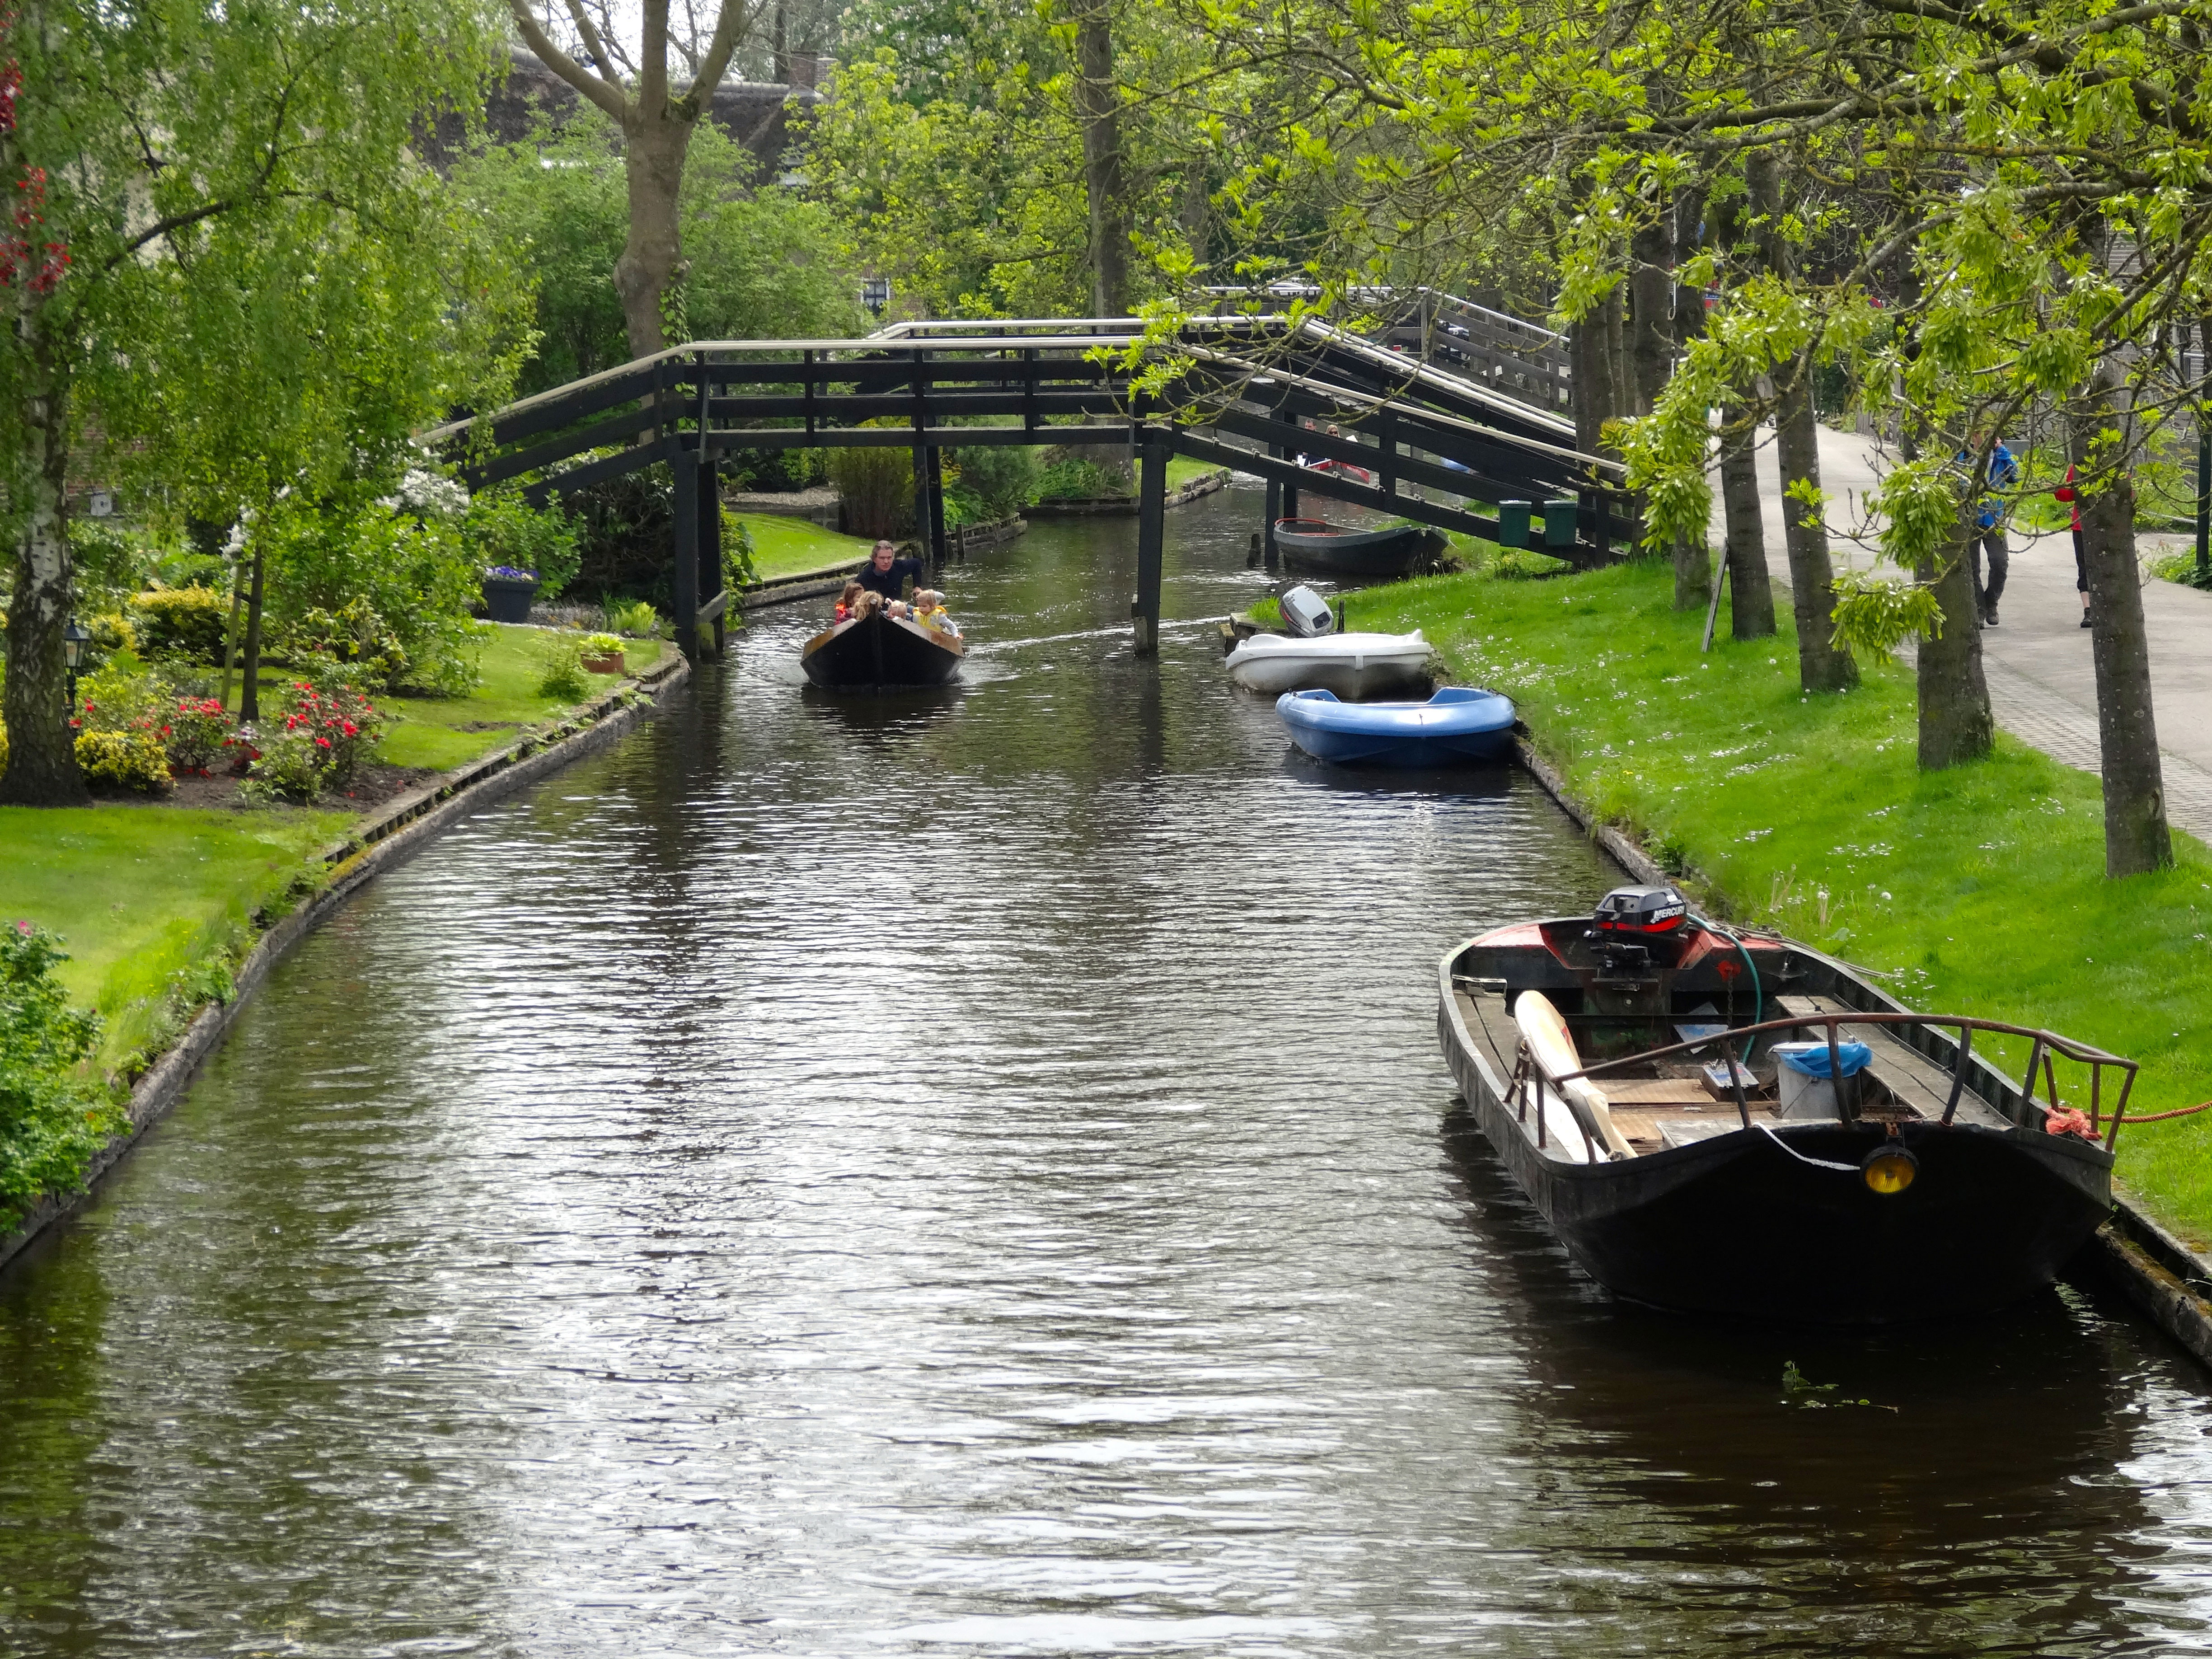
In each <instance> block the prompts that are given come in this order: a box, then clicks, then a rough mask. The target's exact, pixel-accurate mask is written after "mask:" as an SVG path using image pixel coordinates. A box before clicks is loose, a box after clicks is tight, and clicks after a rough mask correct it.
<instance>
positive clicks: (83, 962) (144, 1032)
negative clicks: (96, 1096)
mask: <svg viewBox="0 0 2212 1659" xmlns="http://www.w3.org/2000/svg"><path fill="white" fill-rule="evenodd" d="M350 822H351V817H350V815H349V814H347V813H343V812H312V811H289V810H288V811H258V812H231V811H200V810H194V809H191V808H185V807H174V806H153V805H149V806H139V805H128V804H121V803H118V804H114V805H99V806H88V807H69V808H62V809H58V810H44V809H39V808H34V807H23V806H10V807H0V921H32V922H36V923H38V924H39V925H40V926H41V927H50V928H52V929H53V931H54V932H56V933H59V934H61V935H62V936H63V938H64V939H66V940H67V941H68V946H69V951H70V961H69V962H68V963H66V964H65V965H64V968H63V969H62V977H63V980H64V982H65V983H66V984H67V985H68V987H69V991H70V999H71V1000H73V1001H76V1002H81V1003H89V1004H90V1005H92V1006H94V1007H95V1008H97V1009H99V1010H100V1013H101V1015H102V1016H103V1017H104V1018H105V1019H106V1026H107V1029H106V1036H105V1039H104V1041H103V1042H102V1044H101V1052H102V1057H103V1060H105V1061H106V1062H107V1063H109V1064H112V1063H113V1062H114V1061H115V1060H116V1059H117V1058H118V1057H119V1056H120V1055H122V1054H125V1053H127V1052H129V1051H130V1050H131V1049H133V1048H148V1047H151V1046H153V1045H155V1044H156V1043H158V1042H160V1041H161V1039H162V1038H163V1037H164V1036H165V1035H166V1032H167V1023H168V1022H169V1020H170V1019H171V1018H173V1015H174V1012H175V1009H174V1007H173V1006H172V1002H173V998H172V991H173V988H174V989H176V990H177V991H178V992H179V994H180V995H183V996H185V998H186V999H187V1000H190V1001H191V1002H197V1001H198V1000H201V997H200V995H196V994H191V987H177V986H176V985H175V981H176V977H177V975H180V974H181V975H191V973H192V972H193V970H194V969H196V968H197V967H198V965H199V964H201V963H206V962H209V961H210V960H211V959H212V960H219V961H228V960H231V959H234V957H235V955H236V953H237V951H238V950H239V948H240V946H241V945H243V944H244V943H245V941H246V939H247V938H248V937H249V936H250V934H251V933H252V915H253V913H254V912H255V911H256V910H258V909H260V908H263V907H264V906H265V905H268V904H270V903H272V902H276V901H278V900H280V899H282V898H283V896H284V895H285V894H286V893H287V892H288V891H289V890H290V889H291V888H292V886H293V884H294V883H295V881H297V880H301V879H312V878H314V877H316V876H318V875H319V874H320V873H321V866H320V864H319V862H318V861H317V860H316V859H315V856H314V855H315V854H316V853H317V852H319V850H320V849H321V848H324V847H325V846H327V845H329V844H330V843H331V842H333V841H336V840H337V838H338V837H339V836H342V835H343V833H344V832H345V828H346V825H347V824H348V823H350Z"/></svg>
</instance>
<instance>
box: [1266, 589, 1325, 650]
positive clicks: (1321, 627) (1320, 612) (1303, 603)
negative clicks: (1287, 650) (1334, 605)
mask: <svg viewBox="0 0 2212 1659" xmlns="http://www.w3.org/2000/svg"><path fill="white" fill-rule="evenodd" d="M1277 603H1279V605H1281V606H1282V608H1283V628H1284V630H1285V632H1286V633H1290V634H1293V635H1297V637H1298V638H1299V639H1302V640H1310V639H1317V638H1319V637H1320V636H1321V635H1323V634H1334V632H1336V617H1335V615H1334V613H1333V612H1332V611H1330V610H1329V608H1328V600H1326V599H1322V596H1321V595H1320V594H1318V593H1316V592H1314V591H1313V589H1311V588H1310V587H1308V586H1305V585H1304V583H1303V582H1302V583H1300V584H1299V585H1298V586H1296V587H1293V588H1291V590H1290V591H1289V592H1286V593H1285V594H1284V595H1283V597H1282V598H1281V599H1279V601H1278V602H1277Z"/></svg>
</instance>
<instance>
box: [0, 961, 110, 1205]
mask: <svg viewBox="0 0 2212 1659" xmlns="http://www.w3.org/2000/svg"><path fill="white" fill-rule="evenodd" d="M67 960H68V958H67V957H64V955H63V953H62V951H61V941H60V940H58V939H56V938H55V937H54V936H53V935H52V933H48V932H46V930H45V929H44V928H41V927H33V926H32V925H31V924H30V923H29V922H27V921H18V922H13V923H10V924H7V925H4V926H0V1225H12V1224H13V1223H15V1221H17V1220H18V1219H20V1218H21V1216H22V1214H23V1212H25V1211H26V1210H27V1209H28V1208H29V1206H30V1205H31V1203H32V1202H33V1200H36V1199H38V1198H39V1197H40V1196H41V1195H42V1194H46V1193H62V1192H71V1191H75V1190H76V1188H79V1187H81V1186H82V1184H83V1181H84V1174H85V1170H87V1169H88V1167H89V1166H90V1164H91V1163H92V1159H93V1158H94V1154H96V1153H97V1152H99V1151H100V1148H101V1146H105V1145H106V1142H107V1140H108V1139H109V1138H110V1137H112V1135H114V1134H116V1133H118V1132H119V1131H120V1130H121V1129H122V1128H123V1127H124V1116H123V1113H122V1110H121V1108H120V1106H119V1105H118V1103H117V1102H116V1100H115V1099H114V1097H113V1096H112V1093H111V1092H110V1091H108V1090H107V1089H106V1087H105V1086H103V1085H101V1084H100V1082H99V1081H98V1080H97V1079H95V1078H94V1077H92V1076H91V1075H90V1074H89V1073H88V1069H87V1067H86V1062H87V1061H88V1060H90V1059H91V1057H92V1054H93V1051H94V1048H96V1047H97V1046H98V1044H99V1042H100V1018H99V1016H98V1015H96V1014H94V1012H92V1011H91V1010H89V1009H87V1008H72V1007H70V1005H69V1000H68V998H67V996H66V995H65V994H64V992H63V989H62V986H61V981H60V980H59V979H58V977H57V975H56V974H55V969H56V967H57V966H58V964H59V963H63V962H65V961H67Z"/></svg>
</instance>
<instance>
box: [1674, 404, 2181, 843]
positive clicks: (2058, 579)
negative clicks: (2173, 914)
mask: <svg viewBox="0 0 2212 1659" xmlns="http://www.w3.org/2000/svg"><path fill="white" fill-rule="evenodd" d="M1770 436H1771V435H1770ZM1882 465H1883V458H1882V456H1881V454H1880V453H1878V451H1877V450H1876V447H1875V442H1874V441H1873V440H1872V439H1870V438H1861V437H1856V436H1854V435H1851V434H1850V433H1848V432H1835V431H1831V430H1830V429H1829V428H1826V427H1823V428H1820V471H1821V483H1822V485H1823V486H1824V487H1825V488H1826V490H1827V492H1828V498H1829V502H1830V507H1829V515H1828V516H1829V523H1830V524H1831V526H1837V527H1844V526H1854V525H1857V524H1859V523H1861V521H1863V519H1864V516H1865V498H1866V495H1867V492H1868V491H1869V489H1872V488H1873V487H1874V485H1875V482H1876V481H1877V480H1878V479H1879V478H1880V477H1881V468H1882ZM1759 493H1760V495H1762V496H1763V497H1764V498H1765V530H1766V562H1767V567H1768V568H1769V569H1770V570H1771V571H1772V572H1773V574H1774V580H1775V582H1776V585H1777V589H1778V591H1777V593H1776V596H1775V603H1776V604H1777V605H1787V604H1788V603H1789V596H1788V586H1789V580H1790V560H1789V556H1788V554H1787V552H1786V551H1785V550H1784V546H1783V540H1782V484H1781V477H1780V473H1779V470H1778V466H1777V464H1776V459H1775V453H1774V447H1773V445H1772V443H1771V441H1770V442H1769V443H1767V444H1766V445H1765V447H1762V448H1761V449H1760V451H1759ZM1714 495H1715V502H1714V507H1713V544H1714V546H1715V547H1716V548H1717V547H1718V546H1719V545H1720V542H1721V517H1720V507H1719V501H1718V496H1719V489H1718V484H1717V481H1716V486H1715V490H1714ZM2154 540H2155V541H2159V542H2160V543H2161V544H2163V543H2165V542H2166V541H2172V540H2178V538H2151V537H2146V538H2144V546H2145V550H2146V551H2148V548H2149V546H2150V544H2151V543H2152V542H2153V541H2154ZM1832 545H1833V546H1834V550H1835V553H1836V557H1837V562H1838V564H1850V563H1855V564H1857V565H1859V566H1861V567H1862V568H1863V567H1864V566H1865V565H1866V564H1867V563H1869V562H1870V558H1871V549H1870V548H1861V547H1857V546H1854V545H1853V544H1852V543H1851V542H1850V541H1849V540H1847V539H1844V538H1840V537H1838V538H1836V539H1835V540H1834V542H1833V544H1832ZM1997 615H1998V618H1999V620H1998V625H1997V626H1996V627H1995V628H1991V629H1984V630H1983V631H1982V666H1983V671H1984V674H1985V675H1986V677H1987V678H1988V680H1989V687H1990V708H1991V710H1992V712H1994V713H1995V714H1996V720H1997V724H1998V725H1999V726H2002V727H2003V728H2004V729H2005V730H2006V731H2008V732H2011V733H2012V734H2013V735H2014V736H2015V737H2016V738H2019V739H2020V740H2021V742H2023V743H2027V744H2033V746H2034V747H2036V748H2038V749H2040V750H2043V751H2044V752H2045V754H2047V755H2051V756H2052V757H2055V758H2057V759H2058V760H2061V761H2063V762H2064V763H2066V764H2067V765H2069V766H2075V767H2079V768H2080V769H2081V770H2083V771H2085V772H2094V771H2096V770H2097V769H2098V737H2097V684H2096V671H2095V669H2094V667H2093V665H2092V663H2091V661H2090V657H2089V630H2088V629H2085V628H2083V627H2082V626H2081V600H2080V599H2078V598H2077V597H2076V596H2075V587H2074V544H2073V540H2072V538H2071V537H2070V536H2069V534H2068V533H2067V532H2064V531H2063V530H2061V531H2057V532H2051V533H2049V534H2046V535H2044V536H2040V537H2030V536H2029V535H2027V533H2025V532H2020V531H2015V532H2014V534H2013V538H2012V569H2011V574H2009V576H2008V578H2007V580H2006V584H2005V591H2004V595H2003V598H2002V600H2001V601H2000V603H1999V605H1998V607H1997ZM2143 616H2144V621H2145V623H2146V624H2147V626H2148V632H2149V635H2150V666H2151V705H2152V709H2153V712H2154V715H2155V717H2156V719H2157V721H2158V737H2159V747H2160V750H2163V751H2164V754H2165V763H2164V768H2163V770H2164V774H2165V779H2166V816H2167V817H2168V818H2169V820H2170V821H2171V822H2172V823H2173V824H2174V826H2175V827H2176V828H2178V829H2186V830H2188V831H2189V832H2190V833H2191V835H2194V836H2197V837H2198V838H2199V839H2200V840H2204V841H2212V593H2204V592H2198V591H2197V589H2195V588H2193V587H2183V586H2179V585H2177V584H2175V583H2173V582H2166V581H2155V580H2154V581H2148V582H2146V583H2145V584H2144V586H2143Z"/></svg>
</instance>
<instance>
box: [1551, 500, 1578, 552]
mask: <svg viewBox="0 0 2212 1659" xmlns="http://www.w3.org/2000/svg"><path fill="white" fill-rule="evenodd" d="M1580 507H1581V503H1579V502H1577V501H1546V502H1545V503H1544V545H1545V546H1547V547H1572V546H1573V545H1574V544H1575V517H1576V514H1577V512H1578V511H1579V510H1580Z"/></svg>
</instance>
